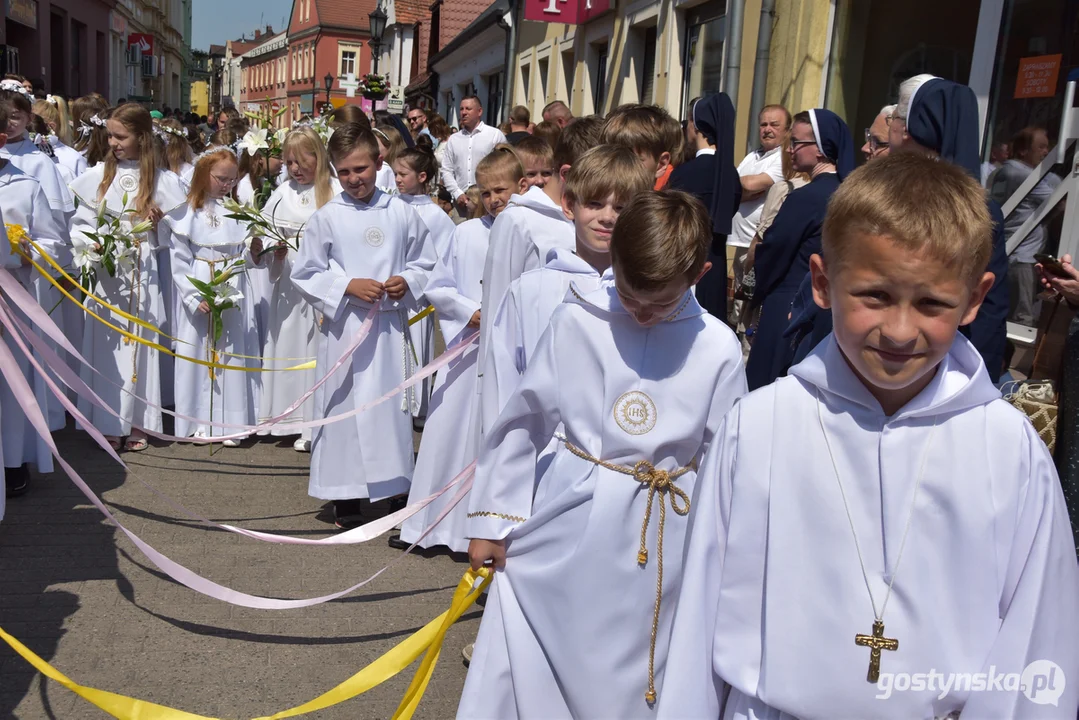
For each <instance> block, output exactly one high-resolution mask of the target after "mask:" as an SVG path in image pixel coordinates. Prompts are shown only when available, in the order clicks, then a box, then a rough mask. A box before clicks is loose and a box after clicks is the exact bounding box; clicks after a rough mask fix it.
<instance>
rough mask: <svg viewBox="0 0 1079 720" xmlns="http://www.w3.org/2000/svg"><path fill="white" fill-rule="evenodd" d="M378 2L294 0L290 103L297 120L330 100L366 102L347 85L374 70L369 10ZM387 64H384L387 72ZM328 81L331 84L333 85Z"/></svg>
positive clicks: (292, 117) (290, 32)
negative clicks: (344, 82) (352, 94)
mask: <svg viewBox="0 0 1079 720" xmlns="http://www.w3.org/2000/svg"><path fill="white" fill-rule="evenodd" d="M374 9H375V0H294V2H293V3H292V15H291V17H290V20H289V28H288V62H287V63H286V68H287V73H288V80H287V83H286V88H287V107H288V112H287V113H286V114H285V115H284V116H283V119H284V120H286V121H287V122H295V121H297V120H299V119H301V118H302V117H304V116H305V115H314V114H316V113H317V111H318V109H319V108H320V107H321V106H322V105H323V104H325V103H327V102H329V103H331V104H333V105H334V106H340V105H344V104H345V103H347V102H351V103H353V104H357V105H358V104H360V98H359V97H353V98H349V97H348V90H347V88H346V87H344V86H342V85H341V81H342V80H345V79H346V78H347V76H348V75H349V74H350V73H351V74H353V75H355V76H356V78H357V79H358V78H360V77H362V76H363V74H364V73H368V72H371V48H370V46H369V45H368V40H370V38H371V34H370V28H369V20H368V17H367V16H368V13H370V12H372V11H373V10H374ZM382 69H383V68H381V67H380V68H379V70H380V71H381V70H382ZM327 83H328V87H327Z"/></svg>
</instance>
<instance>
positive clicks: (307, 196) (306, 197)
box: [300, 191, 311, 207]
mask: <svg viewBox="0 0 1079 720" xmlns="http://www.w3.org/2000/svg"><path fill="white" fill-rule="evenodd" d="M310 204H311V193H310V191H308V192H305V193H303V194H301V195H300V205H303V206H304V207H307V206H308V205H310Z"/></svg>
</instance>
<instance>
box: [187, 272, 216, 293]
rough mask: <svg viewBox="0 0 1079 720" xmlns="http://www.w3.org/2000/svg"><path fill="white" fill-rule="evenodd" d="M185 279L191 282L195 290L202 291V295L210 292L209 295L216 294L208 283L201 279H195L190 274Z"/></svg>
mask: <svg viewBox="0 0 1079 720" xmlns="http://www.w3.org/2000/svg"><path fill="white" fill-rule="evenodd" d="M187 279H188V280H189V281H190V282H191V285H192V287H194V288H195V289H196V290H198V291H199V292H200V293H202V294H203V296H204V297H205V296H206V295H207V294H210V295H216V294H217V293H215V292H214V289H213V287H211V286H210V284H209V283H207V282H204V281H202V280H197V279H196V278H193V277H191V276H190V275H188V276H187Z"/></svg>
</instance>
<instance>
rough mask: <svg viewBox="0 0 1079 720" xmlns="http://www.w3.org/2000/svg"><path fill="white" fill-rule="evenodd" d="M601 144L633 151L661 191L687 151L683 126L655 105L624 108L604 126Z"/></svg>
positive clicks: (613, 112)
mask: <svg viewBox="0 0 1079 720" xmlns="http://www.w3.org/2000/svg"><path fill="white" fill-rule="evenodd" d="M600 142H604V143H610V144H614V145H625V146H626V147H628V148H630V149H632V150H633V151H634V152H635V153H637V156H638V157H639V158H640V159H641V162H642V163H644V166H645V167H646V168H647V169H648V171H649V172H650V173H653V175H654V178H655V186H654V187H655V189H656V190H662V189H663V188H664V187H666V185H667V181H668V179H669V178H670V176H671V171H672V170H674V162H675V161H676V160H678V159H679V158H681V157H682V153H683V152H684V150H685V136H684V135H683V133H682V126H681V124H679V122H678V121H677V120H675V119H674V118H673V117H671V115H670V113H668V112H667V111H666V110H664V109H663V108H661V107H657V106H655V105H622V106H621V107H617V108H615V109H614V110H612V111H611V113H610V114H609V115H608V116H607V119H606V121H605V122H604V123H603V132H602V134H601V135H600Z"/></svg>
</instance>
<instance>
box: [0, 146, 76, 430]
mask: <svg viewBox="0 0 1079 720" xmlns="http://www.w3.org/2000/svg"><path fill="white" fill-rule="evenodd" d="M0 159H6V160H8V161H9V162H10V163H11V164H12V165H14V166H15V167H16V168H18V169H20V170H22V171H23V172H24V173H26V174H27V175H29V176H31V177H33V178H34V179H36V180H37V181H38V183H39V184H40V186H41V190H42V191H43V192H44V193H45V197H46V198H47V199H48V202H49V208H50V210H51V211H52V214H53V220H54V222H55V224H56V226H57V227H59V228H60V229H61V232H62V237H63V239H64V246H63V247H57V250H58V251H59V252H60V256H59V257H57V256H56V255H53V259H54V260H58V261H59V262H60V264H61V265H64V266H65V267H66V266H67V263H65V262H64V260H63V258H70V252H69V251H70V248H69V247H68V232H67V228H68V223H69V221H70V219H71V215H72V213H74V211H75V205H74V202H73V200H72V195H71V191H70V190H69V189H68V183H69V179H68V178H70V177H72V176H71V175H69V174H68V171H67V169H66V168H63V167H62V166H61V165H60V164H59V159H58V158H56V157H52V156H50V155H48V154H46V153H45V152H42V150H41V148H39V147H38V146H37V145H36V144H35V143H33V142H31V141H30V140H27V139H25V136H24V138H23V139H21V140H15V141H12V140H9V141H8V143H7V144H6V145H5V146H4V147H3V148H0ZM49 273H50V274H51V275H52V276H53V277H57V276H58V273H56V272H55V271H54V270H52V269H51V268H49ZM29 289H30V291H31V292H32V293H33V294H34V297H36V298H37V301H38V303H39V304H40V305H41V306H42V307H44V308H45V309H46V310H51V309H52V308H54V307H57V305H60V304H68V303H67V302H66V301H64V303H61V300H62V299H63V295H62V294H61V293H60V291H59V290H57V289H56V288H55V287H54V286H53V285H52V283H50V282H49V281H48V280H47V279H45V278H44V277H42V276H41V275H40V274H38V273H36V272H35V273H34V274H33V278H32V280H31V285H30V288H29ZM69 315H70V311H69V312H68V313H65V312H64V311H63V310H61V309H60V308H59V307H57V310H56V312H54V313H53V314H52V319H53V321H54V322H55V323H56V324H57V326H58V327H59V328H60V329H61V330H62V331H63V332H64V334H65V335H67V336H68V337H72V338H75V337H76V335H75V333H68V331H67V328H66V326H65V320H66V318H67V317H68V316H69ZM76 329H77V328H76ZM49 344H50V345H53V347H55V345H54V344H53V343H52V341H49ZM42 410H44V411H45V417H46V420H47V421H48V424H49V429H50V430H60V429H62V428H63V427H64V424H65V421H66V417H65V415H64V407H63V405H61V404H60V401H59V400H57V399H56V397H55V396H53V395H52V393H48V394H47V397H46V402H45V405H42Z"/></svg>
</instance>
